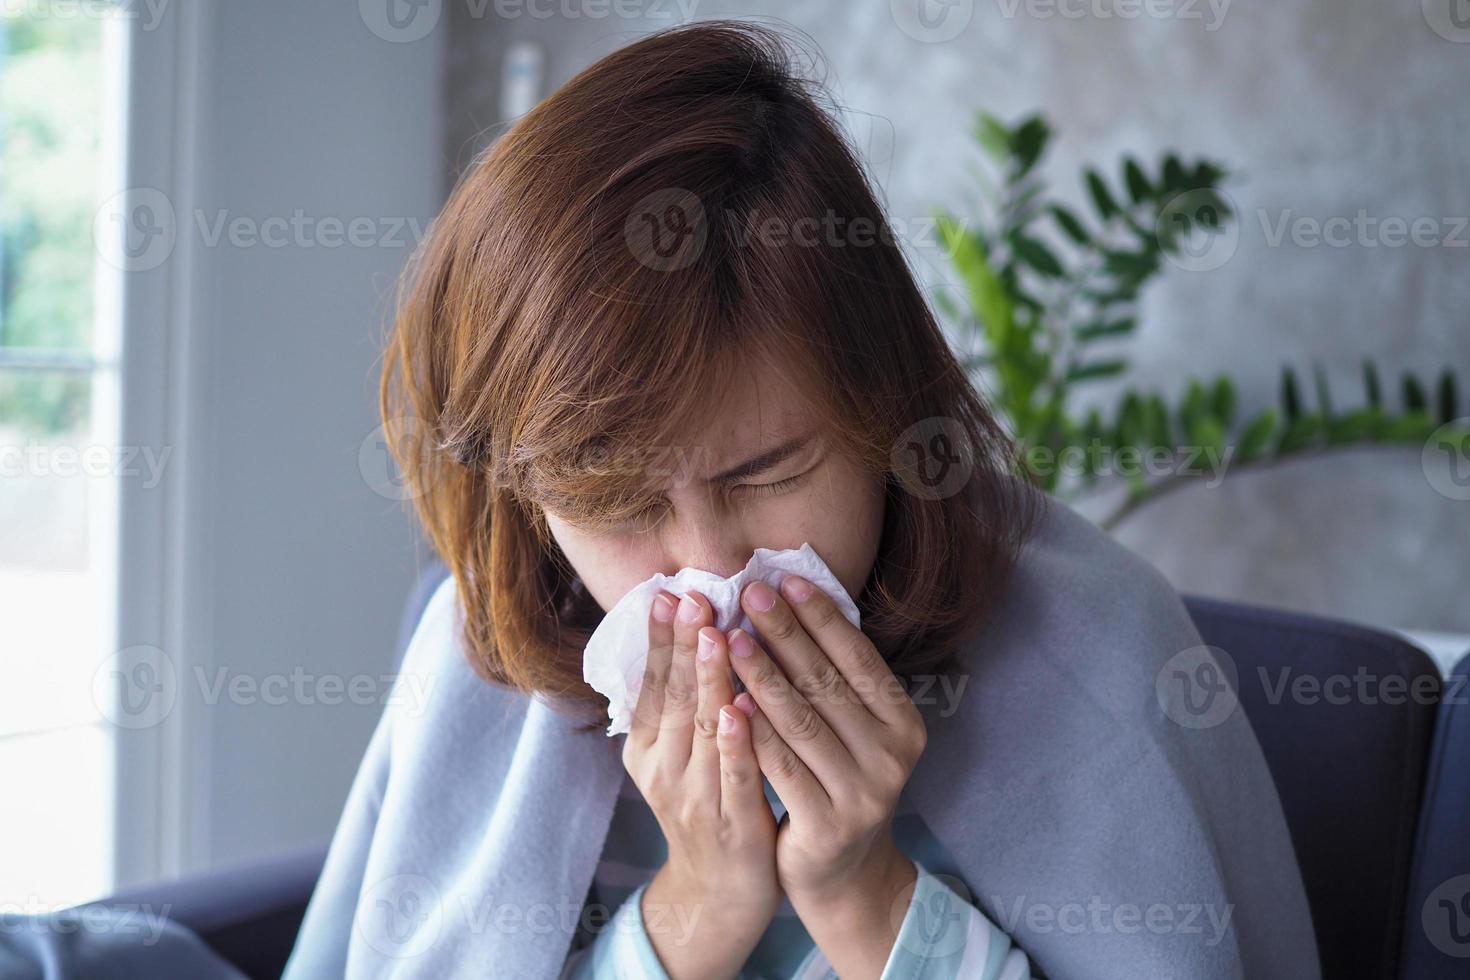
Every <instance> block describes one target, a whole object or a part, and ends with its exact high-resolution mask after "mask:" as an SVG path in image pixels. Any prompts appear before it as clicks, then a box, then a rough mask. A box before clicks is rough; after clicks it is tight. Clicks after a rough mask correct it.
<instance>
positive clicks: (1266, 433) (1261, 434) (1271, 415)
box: [1235, 408, 1276, 463]
mask: <svg viewBox="0 0 1470 980" xmlns="http://www.w3.org/2000/svg"><path fill="white" fill-rule="evenodd" d="M1275 431H1276V411H1275V410H1274V409H1270V408H1268V409H1266V410H1265V411H1264V412H1262V413H1261V414H1260V415H1257V416H1256V417H1255V418H1254V419H1252V420H1251V421H1250V423H1249V424H1247V425H1246V427H1245V431H1244V432H1242V433H1241V435H1240V443H1239V445H1238V447H1237V448H1236V451H1235V460H1236V462H1239V463H1246V462H1249V461H1250V460H1253V459H1256V458H1257V457H1259V456H1260V455H1261V454H1262V453H1263V452H1265V450H1266V447H1267V446H1268V445H1270V443H1271V436H1272V434H1273V433H1274V432H1275Z"/></svg>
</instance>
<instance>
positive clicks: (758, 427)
mask: <svg viewBox="0 0 1470 980" xmlns="http://www.w3.org/2000/svg"><path fill="white" fill-rule="evenodd" d="M814 428H815V422H814V419H813V417H812V413H811V409H810V407H809V406H808V404H807V402H806V401H805V400H804V399H803V397H802V392H800V391H799V390H798V388H797V387H796V383H795V382H794V381H793V380H792V379H790V378H788V377H787V375H786V372H778V371H766V370H759V369H751V368H747V367H745V366H743V365H742V366H741V367H739V368H737V369H735V370H734V371H732V372H731V376H730V377H728V378H726V379H725V384H724V390H722V391H719V392H713V393H711V398H710V399H709V401H708V403H707V405H706V407H705V409H704V411H702V412H701V413H700V415H699V417H698V418H694V419H691V420H690V423H689V425H688V426H687V427H686V428H685V430H684V431H683V433H682V434H681V435H680V436H679V437H678V438H676V440H675V442H677V443H681V444H682V448H684V449H685V450H686V451H688V450H691V449H692V450H694V451H695V452H696V453H697V455H698V459H699V463H700V468H701V469H705V468H707V469H708V472H709V473H717V472H719V471H720V470H722V469H725V468H727V467H729V466H733V465H735V464H736V463H741V462H744V461H745V460H746V459H748V458H749V457H750V456H751V455H753V454H755V453H757V452H760V451H761V450H764V449H769V448H771V447H772V446H775V445H777V444H779V443H782V442H785V441H787V440H788V439H791V438H793V437H796V436H800V435H805V434H807V433H809V432H811V431H813V429H814Z"/></svg>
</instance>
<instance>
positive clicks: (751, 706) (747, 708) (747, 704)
mask: <svg viewBox="0 0 1470 980" xmlns="http://www.w3.org/2000/svg"><path fill="white" fill-rule="evenodd" d="M735 707H737V708H739V709H740V710H741V711H743V712H745V717H747V718H749V717H750V716H751V715H753V714H755V698H753V697H751V696H750V693H749V692H747V691H741V692H740V693H739V694H737V695H735Z"/></svg>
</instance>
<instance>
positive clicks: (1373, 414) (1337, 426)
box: [1327, 408, 1383, 446]
mask: <svg viewBox="0 0 1470 980" xmlns="http://www.w3.org/2000/svg"><path fill="white" fill-rule="evenodd" d="M1382 426H1383V412H1381V411H1380V410H1378V409H1376V408H1361V409H1358V410H1357V411H1354V412H1348V413H1346V414H1344V415H1340V416H1338V417H1337V418H1335V419H1329V420H1328V422H1327V443H1328V445H1331V446H1342V445H1346V444H1348V443H1353V442H1366V441H1368V440H1370V439H1373V438H1375V437H1376V436H1377V435H1378V432H1379V430H1380V429H1381V428H1382Z"/></svg>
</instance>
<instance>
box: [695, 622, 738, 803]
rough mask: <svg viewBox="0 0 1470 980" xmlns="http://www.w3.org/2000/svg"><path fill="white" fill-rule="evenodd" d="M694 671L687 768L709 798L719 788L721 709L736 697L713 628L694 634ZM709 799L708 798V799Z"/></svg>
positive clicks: (721, 638) (722, 638)
mask: <svg viewBox="0 0 1470 980" xmlns="http://www.w3.org/2000/svg"><path fill="white" fill-rule="evenodd" d="M696 644H697V645H696V648H695V653H694V660H695V672H696V674H697V675H698V678H699V706H698V707H697V708H696V709H695V713H694V744H693V746H691V747H690V750H689V767H690V769H691V770H696V771H697V774H696V776H695V777H694V785H695V786H696V787H697V788H698V790H699V791H700V792H701V793H705V794H709V795H710V796H712V795H713V794H716V793H718V792H719V789H720V747H719V745H718V744H717V742H718V733H719V727H720V708H722V707H724V706H725V705H727V704H729V703H730V702H731V701H732V700H733V699H734V697H735V685H734V684H733V683H732V682H731V680H730V655H729V652H728V650H727V648H726V646H725V634H724V633H721V632H720V631H719V630H717V629H715V628H714V627H713V626H705V627H702V628H701V629H700V630H699V632H698V634H696ZM707 798H708V797H707Z"/></svg>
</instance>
